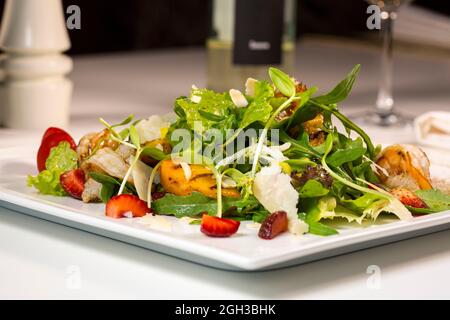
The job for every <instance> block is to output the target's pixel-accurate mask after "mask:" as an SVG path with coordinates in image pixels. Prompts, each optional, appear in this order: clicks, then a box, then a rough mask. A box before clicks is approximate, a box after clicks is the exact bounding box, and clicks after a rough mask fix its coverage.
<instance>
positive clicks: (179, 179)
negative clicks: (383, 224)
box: [28, 65, 450, 239]
mask: <svg viewBox="0 0 450 320" xmlns="http://www.w3.org/2000/svg"><path fill="white" fill-rule="evenodd" d="M359 69H360V66H359V65H356V66H355V67H354V68H353V69H352V70H351V71H350V73H349V74H348V75H347V76H346V77H345V79H343V80H342V81H341V82H339V83H338V84H337V85H336V87H334V88H333V89H332V90H331V91H330V92H328V93H326V94H318V93H317V91H318V90H317V88H316V87H314V86H312V87H309V86H307V85H306V84H304V83H302V82H300V81H298V80H296V79H294V78H292V77H290V76H289V75H287V74H285V73H284V72H282V71H281V70H278V69H276V68H269V70H268V73H269V78H270V80H271V81H270V82H269V81H265V80H256V79H252V78H249V79H248V80H247V81H246V83H245V90H242V91H240V90H236V89H231V90H229V92H214V91H212V90H208V89H205V88H197V87H196V86H192V89H191V90H190V93H189V94H188V95H187V96H181V97H178V98H177V99H176V100H175V102H174V114H168V115H163V116H159V115H152V116H150V117H149V118H147V119H134V117H133V115H130V116H129V117H127V118H126V119H124V120H123V121H121V122H120V123H116V124H111V123H109V122H107V121H106V120H104V119H100V122H101V124H102V125H103V126H104V128H103V129H102V130H101V131H98V132H91V133H87V134H86V135H84V136H83V137H82V138H81V139H80V141H79V142H78V143H76V142H75V141H74V139H73V138H72V137H71V136H70V134H68V133H67V132H66V131H64V130H62V129H59V128H55V127H52V128H49V129H47V131H46V132H45V133H44V135H43V137H42V142H41V145H40V147H39V150H38V152H37V168H38V171H39V173H38V174H37V175H35V176H29V177H28V184H29V186H32V187H34V188H35V189H37V190H38V192H40V193H41V194H46V195H54V196H71V197H73V198H76V199H80V200H82V201H84V202H104V203H105V215H106V216H108V217H110V218H113V219H123V218H130V219H134V218H142V217H145V216H160V215H169V216H174V217H176V218H183V219H185V220H187V221H188V223H190V224H193V225H200V226H199V229H200V231H201V232H202V233H204V234H205V235H207V236H211V237H229V236H232V235H233V234H235V233H237V232H239V227H240V222H241V221H245V220H251V221H254V222H255V223H257V224H258V228H259V232H258V236H259V237H260V238H262V239H272V238H274V237H276V236H277V235H279V234H281V233H283V232H289V233H291V234H294V235H302V234H305V233H310V234H314V235H319V236H328V235H334V234H337V233H338V232H339V231H338V230H337V229H336V228H334V227H333V226H332V225H330V223H329V222H330V221H331V220H333V219H340V220H342V221H345V222H348V223H358V224H361V223H363V222H365V221H375V220H376V219H377V218H379V217H380V215H382V214H386V215H392V216H396V217H397V218H398V219H400V220H408V219H412V218H413V217H414V216H416V215H424V214H431V213H435V212H440V211H445V210H448V209H450V196H449V195H448V194H446V192H442V191H440V190H438V189H437V188H436V187H434V186H433V183H432V181H431V178H430V171H429V166H430V163H429V160H428V158H427V156H426V154H425V153H424V152H423V151H422V150H421V149H420V148H418V147H417V146H414V145H391V146H388V147H386V148H384V149H382V148H381V146H379V145H374V143H373V142H372V140H371V138H370V137H369V136H368V135H367V133H366V132H365V131H364V130H363V129H361V128H360V127H359V126H357V125H356V124H355V123H353V122H352V121H351V120H350V119H348V118H347V117H346V116H345V115H344V114H342V113H341V112H340V111H339V108H338V104H340V103H341V102H343V101H344V100H345V99H346V98H347V96H348V95H349V93H350V91H351V89H352V86H353V84H354V82H355V79H356V76H357V74H358V72H359Z"/></svg>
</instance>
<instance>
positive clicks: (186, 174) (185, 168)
mask: <svg viewBox="0 0 450 320" xmlns="http://www.w3.org/2000/svg"><path fill="white" fill-rule="evenodd" d="M172 162H173V163H175V164H176V165H180V166H181V169H183V173H184V178H185V179H186V180H189V179H190V178H191V176H192V170H191V166H190V165H189V163H187V162H186V161H183V160H182V159H178V158H174V159H172Z"/></svg>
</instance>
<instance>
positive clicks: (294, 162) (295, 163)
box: [282, 157, 317, 171]
mask: <svg viewBox="0 0 450 320" xmlns="http://www.w3.org/2000/svg"><path fill="white" fill-rule="evenodd" d="M282 163H287V164H288V165H289V166H290V167H291V168H292V169H293V170H297V171H303V170H304V169H305V168H306V167H308V166H311V167H315V166H317V163H315V162H314V161H312V160H310V159H309V158H307V157H301V158H298V159H289V160H286V161H283V162H282Z"/></svg>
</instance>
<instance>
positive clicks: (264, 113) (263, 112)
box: [239, 81, 274, 129]
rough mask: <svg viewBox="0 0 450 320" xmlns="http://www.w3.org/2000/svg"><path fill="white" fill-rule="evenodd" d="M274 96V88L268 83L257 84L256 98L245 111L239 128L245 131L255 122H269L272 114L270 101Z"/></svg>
mask: <svg viewBox="0 0 450 320" xmlns="http://www.w3.org/2000/svg"><path fill="white" fill-rule="evenodd" d="M273 96H274V90H273V87H272V86H271V85H270V83H268V82H267V81H258V82H256V83H255V97H254V98H253V101H252V102H250V104H249V105H248V107H247V108H246V109H245V111H244V114H243V116H242V119H241V121H240V122H239V128H240V129H244V128H246V127H248V126H249V125H250V124H252V123H254V122H257V121H259V122H263V123H265V122H267V120H269V118H270V114H271V112H272V106H271V105H270V103H269V101H270V99H271V98H273Z"/></svg>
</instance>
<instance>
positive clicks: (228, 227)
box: [200, 214, 241, 237]
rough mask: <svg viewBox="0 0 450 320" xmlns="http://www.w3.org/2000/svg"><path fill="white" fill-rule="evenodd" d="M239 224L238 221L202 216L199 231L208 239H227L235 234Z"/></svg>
mask: <svg viewBox="0 0 450 320" xmlns="http://www.w3.org/2000/svg"><path fill="white" fill-rule="evenodd" d="M240 224H241V223H240V222H239V221H235V220H231V219H224V218H219V217H213V216H210V215H208V214H204V215H203V216H202V224H201V228H200V231H201V232H203V233H204V234H206V235H207V236H208V237H229V236H231V235H233V234H235V233H236V231H237V230H238V229H239V225H240Z"/></svg>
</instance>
